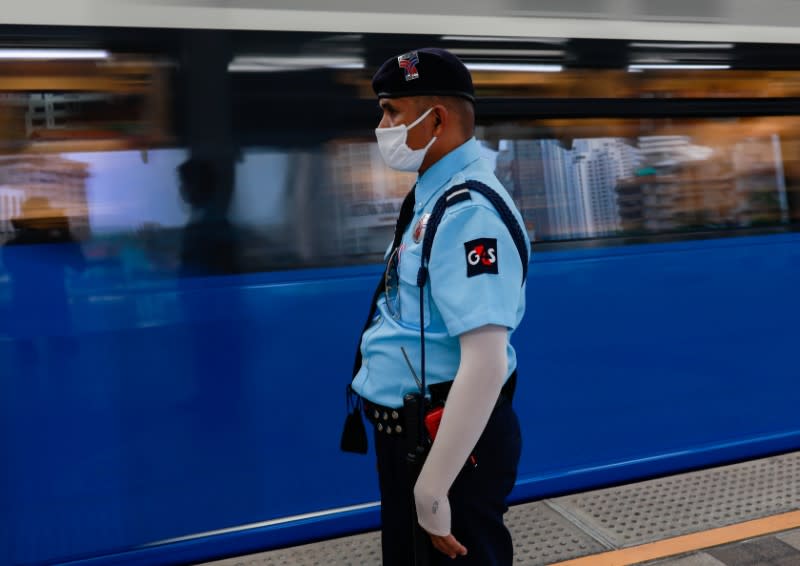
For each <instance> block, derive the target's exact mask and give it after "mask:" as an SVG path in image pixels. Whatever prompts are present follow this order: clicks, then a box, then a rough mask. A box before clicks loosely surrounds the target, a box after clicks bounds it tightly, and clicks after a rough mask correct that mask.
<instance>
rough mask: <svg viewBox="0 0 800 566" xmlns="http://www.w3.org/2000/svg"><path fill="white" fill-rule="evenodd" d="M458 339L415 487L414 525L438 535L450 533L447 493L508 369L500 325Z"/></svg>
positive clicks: (503, 330)
mask: <svg viewBox="0 0 800 566" xmlns="http://www.w3.org/2000/svg"><path fill="white" fill-rule="evenodd" d="M459 342H460V345H461V362H460V364H459V366H458V372H457V373H456V377H455V380H454V382H453V386H452V387H451V388H450V393H449V395H448V397H447V404H446V407H445V410H444V413H443V415H442V422H441V425H440V426H439V431H438V433H437V435H436V440H435V441H434V443H433V446H431V450H430V454H428V458H427V460H426V461H425V465H424V466H423V468H422V471H421V472H420V475H419V478H418V479H417V483H416V485H415V486H414V499H415V501H416V507H417V518H418V520H419V524H420V525H421V526H422V528H423V529H425V530H426V531H428V532H429V533H431V534H434V535H439V536H446V535H448V534H450V502H449V500H448V498H447V493H448V491H449V490H450V486H451V485H453V482H454V481H455V479H456V476H457V475H458V473H459V472H460V471H461V468H462V467H463V466H464V463H465V462H466V461H467V458H469V455H470V454H471V453H472V451H473V450H474V449H475V445H476V444H477V442H478V439H479V438H480V436H481V434H482V433H483V429H484V428H486V423H487V422H489V417H490V416H491V414H492V411H493V410H494V407H495V404H496V403H497V398H498V396H499V395H500V390H501V389H502V388H503V383H504V381H505V378H506V374H507V372H508V354H507V351H506V348H507V342H508V330H507V329H506V328H505V327H504V326H496V325H487V326H482V327H480V328H477V329H475V330H471V331H469V332H466V333H464V334H462V335H461V336H459ZM479 465H480V464H479Z"/></svg>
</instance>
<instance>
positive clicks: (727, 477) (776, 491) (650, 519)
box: [552, 453, 800, 548]
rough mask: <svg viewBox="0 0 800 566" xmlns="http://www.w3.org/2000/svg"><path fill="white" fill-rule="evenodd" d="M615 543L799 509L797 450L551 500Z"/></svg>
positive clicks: (799, 459) (601, 537)
mask: <svg viewBox="0 0 800 566" xmlns="http://www.w3.org/2000/svg"><path fill="white" fill-rule="evenodd" d="M552 503H553V505H554V507H556V508H557V509H559V511H560V512H561V513H562V514H564V515H565V516H568V517H572V518H573V520H574V521H575V523H576V524H579V525H582V526H583V527H584V530H585V531H586V532H588V533H591V534H592V535H593V536H594V537H595V538H597V539H598V540H602V541H604V542H606V543H607V544H610V545H612V546H613V547H615V548H624V547H628V546H635V545H639V544H645V543H648V542H652V541H655V540H661V539H664V538H669V537H674V536H680V535H684V534H689V533H693V532H699V531H703V530H707V529H711V528H715V527H722V526H727V525H732V524H735V523H741V522H743V521H747V520H750V519H758V518H761V517H765V516H768V515H775V514H778V513H783V512H788V511H792V510H795V509H798V508H800V453H792V454H785V455H782V456H775V457H772V458H765V459H762V460H755V461H751V462H744V463H741V464H734V465H730V466H722V467H719V468H713V469H709V470H704V471H699V472H694V473H691V474H684V475H679V476H671V477H666V478H660V479H656V480H650V481H644V482H639V483H635V484H630V485H625V486H620V487H614V488H609V489H601V490H598V491H592V492H587V493H581V494H577V495H571V496H567V497H561V498H556V499H554V500H552Z"/></svg>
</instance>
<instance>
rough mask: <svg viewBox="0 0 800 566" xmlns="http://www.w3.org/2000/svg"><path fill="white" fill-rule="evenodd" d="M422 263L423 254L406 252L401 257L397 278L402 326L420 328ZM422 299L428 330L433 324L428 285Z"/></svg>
mask: <svg viewBox="0 0 800 566" xmlns="http://www.w3.org/2000/svg"><path fill="white" fill-rule="evenodd" d="M421 262H422V254H421V253H418V252H415V251H408V250H406V251H405V252H403V254H402V256H401V257H400V265H399V266H398V269H397V276H398V278H399V279H400V289H399V299H400V317H399V321H400V322H401V323H402V324H405V325H411V326H413V327H415V328H419V287H417V273H418V272H419V267H420V264H421ZM422 297H423V309H422V310H423V314H424V316H425V328H428V326H430V324H431V310H430V292H429V289H428V285H426V286H425V288H424V289H423V290H422Z"/></svg>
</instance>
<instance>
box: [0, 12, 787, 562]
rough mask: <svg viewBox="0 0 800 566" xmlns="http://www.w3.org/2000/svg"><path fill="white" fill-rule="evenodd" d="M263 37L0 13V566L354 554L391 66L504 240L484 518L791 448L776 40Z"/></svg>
mask: <svg viewBox="0 0 800 566" xmlns="http://www.w3.org/2000/svg"><path fill="white" fill-rule="evenodd" d="M271 4H272V6H271V8H270V9H264V8H262V7H259V3H258V2H254V1H250V0H238V1H231V2H221V1H213V0H212V1H207V0H184V1H181V0H172V1H164V2H155V1H152V0H138V1H132V0H112V1H105V2H101V1H100V0H81V1H74V2H56V1H54V0H50V1H45V0H29V1H28V2H26V3H24V4H22V3H18V4H17V5H14V6H10V7H9V6H5V7H4V9H3V14H2V15H1V16H0V19H1V20H0V454H2V456H3V463H2V465H0V563H2V564H12V565H33V564H52V563H73V564H176V563H192V562H201V561H204V560H210V559H213V558H217V557H223V556H231V555H237V554H244V553H247V552H251V551H256V550H260V549H269V548H276V547H280V546H287V545H292V544H298V543H301V542H305V541H311V540H315V539H320V538H326V537H333V536H338V535H341V534H346V533H354V532H358V531H364V530H368V529H372V528H375V527H377V525H378V521H379V515H378V511H379V501H378V490H377V485H376V482H375V478H374V473H373V464H372V460H371V458H372V456H368V457H366V458H364V457H359V456H354V455H351V454H344V453H341V452H340V451H339V432H340V426H341V423H342V421H343V418H344V415H345V401H344V395H343V393H344V387H345V385H346V384H347V383H348V380H349V377H350V369H349V368H350V367H351V365H352V356H353V353H354V348H355V347H356V342H357V340H358V335H359V329H360V327H361V324H362V322H363V317H364V316H365V312H366V309H367V307H368V301H369V297H370V291H371V289H372V288H373V286H374V280H375V278H376V277H378V276H380V273H381V272H382V266H381V261H382V260H381V256H382V251H383V250H384V249H385V246H386V244H387V242H388V241H389V240H390V236H391V231H392V228H393V225H394V220H395V217H396V214H397V211H398V209H399V205H400V202H401V200H402V198H403V196H404V195H405V193H406V192H407V191H408V189H409V188H410V186H411V185H412V184H413V182H414V178H413V176H409V175H407V174H400V173H396V172H392V171H390V170H389V169H388V168H387V167H385V166H384V164H383V162H382V160H381V158H380V154H379V153H378V152H377V149H376V145H375V143H374V136H373V128H374V127H375V126H376V124H377V122H378V119H379V111H378V108H377V105H376V101H375V99H374V97H373V95H372V92H371V89H370V78H371V75H372V73H373V72H374V70H375V69H376V68H377V66H378V65H379V64H380V63H381V62H382V61H384V60H385V59H387V58H388V57H391V56H393V55H397V54H398V53H403V52H405V51H408V50H409V49H413V48H414V47H420V46H439V47H444V48H447V49H450V50H451V51H453V52H454V53H455V54H457V55H458V56H459V57H461V58H462V59H463V60H464V62H465V63H466V64H467V66H468V67H469V68H470V69H471V71H472V73H473V77H474V82H475V87H476V91H477V94H478V97H479V101H478V102H477V116H478V118H477V119H478V123H477V131H476V136H477V138H478V139H479V140H480V142H481V144H482V147H483V152H484V158H485V159H487V160H489V161H490V162H491V163H492V164H494V167H495V171H496V174H497V176H498V178H499V179H500V180H501V181H502V183H503V184H504V186H505V187H506V188H507V189H508V191H509V192H510V193H511V195H512V196H513V197H514V199H515V201H516V202H517V204H518V206H519V208H520V210H521V211H522V213H523V216H524V218H525V222H526V227H527V230H528V234H529V236H530V238H531V241H532V242H533V250H534V253H533V256H532V259H531V266H530V271H529V273H530V275H529V280H528V286H527V292H528V298H527V304H528V313H527V316H526V319H525V321H524V323H523V325H522V326H521V327H520V328H519V329H518V330H517V331H516V332H515V334H514V345H515V348H516V350H517V355H518V359H519V367H520V380H519V384H518V388H517V396H516V398H515V403H516V407H517V412H518V413H519V415H520V419H521V423H522V427H523V436H524V449H523V456H522V461H521V463H520V469H519V478H518V483H517V486H516V488H515V489H514V492H513V500H514V501H515V502H519V501H526V500H532V499H537V498H541V497H548V496H553V495H556V494H563V493H568V492H575V491H579V490H584V489H588V488H594V487H599V486H605V485H611V484H615V483H622V482H629V481H634V480H638V479H642V478H647V477H653V476H658V475H665V474H670V473H675V472H678V471H683V470H687V469H693V468H701V467H707V466H713V465H716V464H720V463H725V462H731V461H737V460H743V459H747V458H753V457H756V456H762V455H767V454H774V453H780V452H785V451H791V450H796V449H798V448H800V419H798V409H797V408H798V407H799V406H800V385H798V383H800V380H798V377H800V364H798V359H797V355H796V353H795V352H796V350H794V348H795V347H796V346H797V344H798V340H799V339H800V330H799V329H798V328H799V327H798V318H799V317H798V315H800V307H798V300H797V294H798V289H800V269H799V268H798V266H800V234H798V233H797V231H798V228H799V227H800V45H797V44H796V43H795V42H796V38H797V37H800V35H798V30H797V29H796V28H791V27H786V26H785V25H783V24H782V22H786V21H798V19H797V16H798V14H796V13H794V12H797V11H799V9H798V8H797V7H794V6H789V5H788V3H786V2H780V1H778V0H773V1H772V2H760V3H759V9H756V6H755V3H747V2H744V1H731V2H711V1H698V2H693V3H691V5H688V4H685V3H671V4H673V5H672V6H671V7H670V9H669V10H667V9H666V8H665V7H664V3H661V2H652V1H646V0H640V1H632V0H631V1H626V2H621V1H611V0H608V1H606V2H604V3H598V2H570V3H565V2H547V1H542V2H537V3H534V2H525V1H523V0H495V1H494V2H491V3H478V2H471V1H470V2H463V1H459V2H456V1H455V0H452V1H451V2H443V3H437V4H436V6H435V7H433V6H431V5H430V4H431V3H423V2H405V3H403V5H402V6H394V5H389V4H387V3H375V2H371V3H366V2H359V1H357V0H352V1H350V2H344V3H339V6H337V7H335V8H334V7H326V8H325V10H326V11H324V12H323V11H320V10H318V8H319V4H320V3H318V2H313V1H306V2H301V1H298V0H292V1H289V0H286V1H283V2H279V1H276V2H272V3H271ZM598 6H601V7H598ZM315 10H316V11H315ZM454 14H459V15H454Z"/></svg>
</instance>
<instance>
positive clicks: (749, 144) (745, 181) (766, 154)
mask: <svg viewBox="0 0 800 566" xmlns="http://www.w3.org/2000/svg"><path fill="white" fill-rule="evenodd" d="M732 154H733V155H732V161H733V169H734V174H735V177H736V193H737V196H738V197H739V203H738V206H737V208H736V215H737V220H738V223H739V224H740V225H745V226H749V225H756V224H776V223H779V222H788V220H789V207H788V203H787V198H786V181H785V178H784V174H783V157H782V152H781V142H780V138H779V137H778V135H777V134H773V135H772V136H770V137H769V138H764V137H762V138H747V139H745V140H743V141H741V142H739V143H737V144H736V145H734V147H733V150H732Z"/></svg>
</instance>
